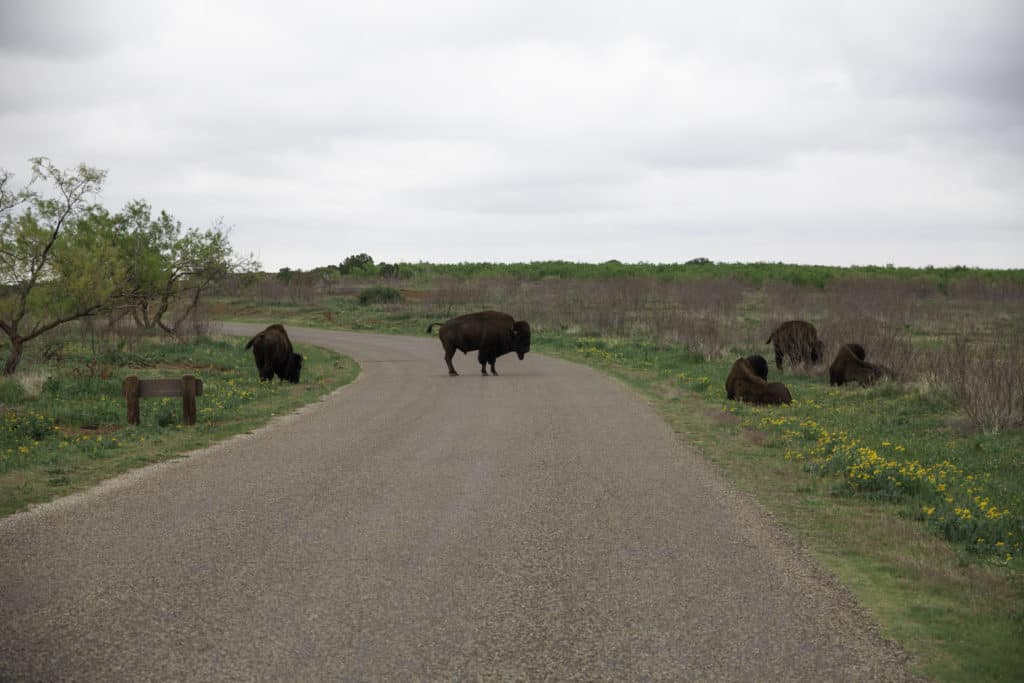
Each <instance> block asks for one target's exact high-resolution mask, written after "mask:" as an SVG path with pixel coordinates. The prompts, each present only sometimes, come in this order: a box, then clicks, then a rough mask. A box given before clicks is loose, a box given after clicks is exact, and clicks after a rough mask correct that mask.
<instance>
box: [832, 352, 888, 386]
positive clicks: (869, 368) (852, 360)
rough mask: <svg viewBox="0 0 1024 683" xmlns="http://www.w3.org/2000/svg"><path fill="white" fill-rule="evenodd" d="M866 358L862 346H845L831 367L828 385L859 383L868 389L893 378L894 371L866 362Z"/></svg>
mask: <svg viewBox="0 0 1024 683" xmlns="http://www.w3.org/2000/svg"><path fill="white" fill-rule="evenodd" d="M866 356H867V354H866V353H865V351H864V347H863V346H861V345H860V344H845V345H843V347H842V348H841V349H839V352H838V353H837V354H836V358H835V360H834V361H832V365H831V366H829V369H828V383H829V384H830V385H832V386H842V385H844V384H846V383H847V382H857V383H858V384H860V385H861V386H862V387H866V386H869V385H871V384H874V383H875V382H877V381H878V380H880V379H882V378H883V377H892V376H893V372H892V370H890V369H889V368H887V367H885V366H884V365H878V364H876V363H869V362H868V361H866V360H864V358H865V357H866Z"/></svg>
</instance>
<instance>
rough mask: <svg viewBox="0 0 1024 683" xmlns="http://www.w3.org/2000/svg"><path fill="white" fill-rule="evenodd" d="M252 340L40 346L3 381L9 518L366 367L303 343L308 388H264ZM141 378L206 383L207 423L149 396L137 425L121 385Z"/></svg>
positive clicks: (247, 421) (71, 340)
mask: <svg viewBox="0 0 1024 683" xmlns="http://www.w3.org/2000/svg"><path fill="white" fill-rule="evenodd" d="M243 344H244V340H242V339H238V338H233V337H223V336H214V337H212V338H211V337H202V338H199V339H197V340H195V341H194V342H192V343H188V344H177V343H174V342H170V341H167V340H163V339H150V338H143V339H139V340H135V341H134V342H133V344H132V345H131V349H130V350H128V349H127V348H124V347H125V344H124V343H123V342H121V343H116V342H114V341H113V340H104V339H96V338H95V337H91V338H88V339H83V338H81V337H78V336H75V335H69V336H65V337H51V338H50V339H48V340H47V342H46V343H45V344H39V345H37V347H36V348H34V349H30V353H29V355H28V357H27V358H26V359H25V361H23V363H22V367H21V368H19V373H18V375H17V376H16V378H13V379H12V378H5V379H0V514H9V513H11V512H15V511H17V510H22V509H24V508H26V507H27V506H28V505H30V504H32V503H38V502H42V501H46V500H50V499H51V498H54V497H56V496H61V495H65V494H67V493H71V492H73V491H77V490H81V489H83V488H86V487H88V486H91V485H92V484H94V483H96V482H98V481H100V480H103V479H107V478H109V477H112V476H115V475H117V474H120V473H122V472H124V471H126V470H129V469H132V468H135V467H141V466H144V465H147V464H149V463H154V462H159V461H161V460H166V459H169V458H175V457H179V456H181V455H182V454H183V453H185V452H187V451H190V450H193V449H196V448H201V447H203V446H206V445H209V444H211V443H214V442H216V441H219V440H221V439H224V438H226V437H228V436H231V435H233V434H238V433H241V432H244V431H247V430H250V429H252V428H254V427H256V426H258V425H261V424H264V423H266V422H267V420H269V419H270V418H271V417H272V416H274V415H280V414H285V413H288V412H290V411H292V410H294V409H295V408H297V407H299V406H301V405H303V404H305V403H309V402H310V401H313V400H316V399H317V398H318V397H320V396H322V395H324V394H326V393H327V392H329V391H332V390H333V389H335V388H337V387H339V386H341V385H343V384H346V383H348V382H351V381H352V380H353V379H354V378H355V377H356V375H357V374H358V371H359V370H358V367H357V366H356V365H355V363H354V362H353V361H352V360H351V359H348V358H345V357H343V356H341V355H339V354H337V353H334V352H330V351H327V350H324V349H319V348H315V347H305V346H304V347H301V348H300V349H299V351H300V352H301V353H303V355H304V356H305V358H306V361H305V367H304V369H303V374H302V382H301V383H300V384H298V385H292V384H288V383H281V382H277V381H275V382H272V383H271V382H266V383H261V382H260V381H259V378H258V376H257V373H256V369H255V366H254V363H253V358H252V354H251V352H249V351H245V350H244V349H243V348H242V347H243ZM132 374H134V375H137V376H139V377H142V378H144V379H152V378H158V377H181V376H182V375H184V374H192V375H195V376H196V377H198V378H200V379H202V380H203V383H204V392H203V395H202V396H201V397H199V398H198V399H197V402H196V403H197V413H198V414H197V417H198V420H197V424H196V425H195V426H193V427H184V426H182V425H181V424H180V422H181V399H177V398H173V399H172V398H163V399H157V398H149V399H143V400H142V401H141V405H140V408H141V423H140V424H139V425H138V426H132V425H128V424H126V420H125V418H126V408H125V401H124V398H123V397H122V395H121V382H122V380H123V379H124V377H126V376H127V375H132Z"/></svg>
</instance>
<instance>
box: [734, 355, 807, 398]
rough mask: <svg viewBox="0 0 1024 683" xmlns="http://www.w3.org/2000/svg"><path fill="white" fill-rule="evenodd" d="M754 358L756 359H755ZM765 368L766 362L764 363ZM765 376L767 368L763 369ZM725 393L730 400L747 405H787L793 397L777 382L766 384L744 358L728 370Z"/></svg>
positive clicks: (738, 359) (739, 359) (737, 360)
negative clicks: (744, 402)
mask: <svg viewBox="0 0 1024 683" xmlns="http://www.w3.org/2000/svg"><path fill="white" fill-rule="evenodd" d="M755 358H756V357H755ZM765 365H766V366H767V362H765ZM765 370H766V371H765V374H766V375H767V367H766V368H765ZM725 393H726V396H728V397H729V398H730V399H734V400H739V401H747V402H748V403H768V404H773V405H777V404H780V403H789V402H791V401H792V400H793V397H792V396H791V395H790V393H789V389H787V388H786V385H784V384H781V383H779V382H767V381H765V379H764V377H761V376H760V375H759V374H758V373H757V371H756V370H755V369H754V367H753V365H752V364H751V362H750V361H749V360H748V359H746V358H737V359H736V362H735V363H733V364H732V369H731V370H729V376H728V377H727V378H726V380H725Z"/></svg>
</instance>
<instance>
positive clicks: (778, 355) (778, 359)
mask: <svg viewBox="0 0 1024 683" xmlns="http://www.w3.org/2000/svg"><path fill="white" fill-rule="evenodd" d="M775 367H777V368H778V369H779V371H780V372H781V371H782V349H781V348H779V347H778V346H776V347H775Z"/></svg>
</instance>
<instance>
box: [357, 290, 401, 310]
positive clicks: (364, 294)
mask: <svg viewBox="0 0 1024 683" xmlns="http://www.w3.org/2000/svg"><path fill="white" fill-rule="evenodd" d="M404 300H405V297H403V296H402V293H401V292H400V291H398V290H397V289H395V288H394V287H367V288H366V289H364V290H363V291H361V292H359V303H360V304H362V305H363V306H366V305H368V304H397V303H401V302H402V301H404Z"/></svg>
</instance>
